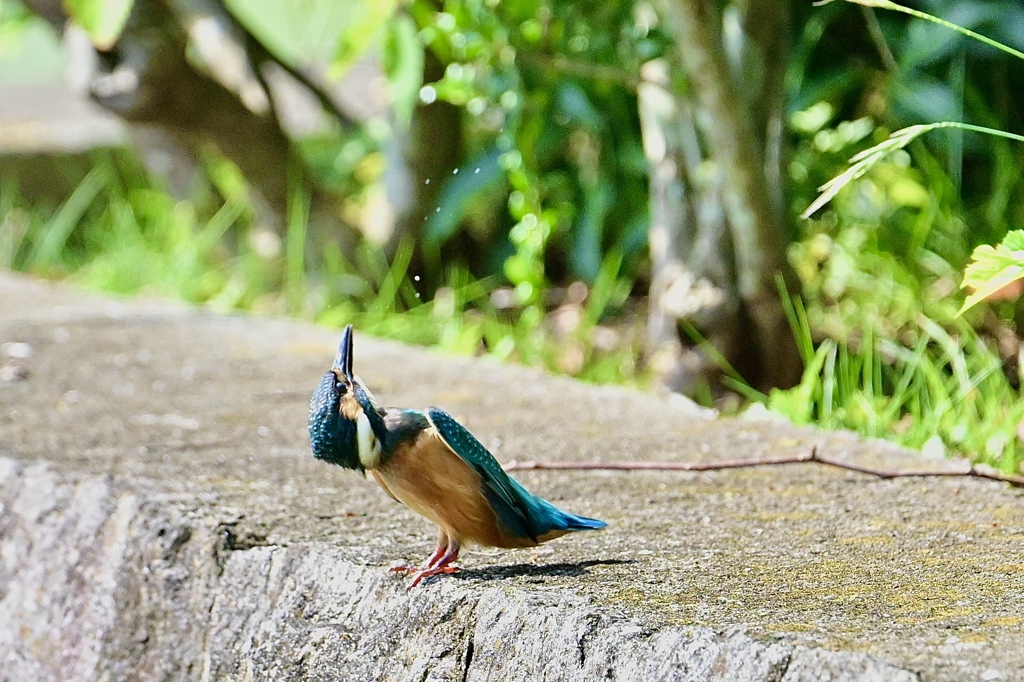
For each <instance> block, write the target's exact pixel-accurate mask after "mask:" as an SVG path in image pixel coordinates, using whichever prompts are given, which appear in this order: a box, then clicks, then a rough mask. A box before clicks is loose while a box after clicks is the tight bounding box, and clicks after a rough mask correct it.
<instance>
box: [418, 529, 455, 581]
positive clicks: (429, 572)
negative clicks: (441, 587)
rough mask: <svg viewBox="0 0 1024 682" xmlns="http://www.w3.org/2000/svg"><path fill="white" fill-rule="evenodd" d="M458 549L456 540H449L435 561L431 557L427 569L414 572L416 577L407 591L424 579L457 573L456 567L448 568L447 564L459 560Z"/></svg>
mask: <svg viewBox="0 0 1024 682" xmlns="http://www.w3.org/2000/svg"><path fill="white" fill-rule="evenodd" d="M459 549H460V547H459V543H458V542H457V541H456V540H454V539H451V538H449V539H448V549H447V551H446V552H445V553H444V554H443V555H442V556H441V557H440V558H438V559H437V560H434V559H433V557H431V561H430V563H429V564H428V565H427V567H426V568H424V569H422V570H420V571H417V572H416V575H415V576H414V577H413V579H412V584H411V585H409V589H410V590H411V589H412V588H414V587H416V586H417V585H419V584H420V581H422V580H423V579H424V578H429V577H431V576H435V575H440V574H442V573H455V572H456V571H458V570H459V569H458V567H457V566H449V564H451V563H452V562H453V561H455V560H456V559H458V558H459Z"/></svg>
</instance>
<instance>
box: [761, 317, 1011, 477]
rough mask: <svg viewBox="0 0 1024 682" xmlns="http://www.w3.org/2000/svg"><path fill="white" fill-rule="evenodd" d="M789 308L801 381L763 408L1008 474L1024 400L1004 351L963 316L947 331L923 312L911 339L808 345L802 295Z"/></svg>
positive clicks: (868, 337)
mask: <svg viewBox="0 0 1024 682" xmlns="http://www.w3.org/2000/svg"><path fill="white" fill-rule="evenodd" d="M787 313H788V315H789V318H790V323H791V325H792V327H793V329H794V333H795V334H796V338H797V342H798V345H799V347H800V352H801V355H802V356H803V360H804V373H803V377H802V379H801V381H800V384H799V385H798V386H797V387H796V388H793V389H790V390H788V391H773V392H772V393H771V395H770V396H768V397H767V399H766V401H765V402H766V403H767V405H768V407H769V408H770V409H772V410H774V411H776V412H779V413H781V414H784V415H785V416H787V417H789V418H790V419H791V420H793V421H794V422H796V423H802V424H812V423H813V424H815V425H817V426H820V427H822V428H826V429H837V428H844V429H852V430H854V431H857V432H858V433H861V434H864V435H866V436H871V437H880V438H887V439H889V440H894V441H896V442H898V443H901V444H903V445H906V446H908V447H912V448H922V447H925V446H926V445H927V446H928V447H929V449H930V450H931V449H935V450H940V451H942V452H949V453H952V454H957V455H963V456H967V457H969V458H971V459H972V460H974V461H977V462H983V463H985V464H989V465H992V466H994V467H997V468H999V469H1001V470H1003V471H1006V472H1008V473H1016V472H1017V470H1018V467H1019V466H1020V463H1021V461H1022V459H1024V449H1022V447H1021V444H1020V443H1019V442H1018V440H1017V437H1016V427H1017V425H1018V424H1020V423H1021V420H1022V419H1024V401H1022V400H1021V394H1020V391H1019V389H1017V388H1015V387H1014V386H1013V384H1012V383H1011V382H1010V380H1009V378H1008V377H1007V376H1006V375H1005V374H1004V371H1003V361H1002V359H1001V358H1000V357H999V356H998V355H997V354H996V353H995V352H993V350H992V349H991V348H989V346H988V342H987V341H986V340H985V339H983V338H982V337H980V336H979V335H978V333H977V332H976V331H975V330H974V329H972V328H971V327H970V326H969V325H968V324H967V323H966V322H963V321H962V320H961V321H960V322H959V323H958V324H954V327H955V331H953V332H950V331H948V330H947V329H945V328H943V327H942V326H940V325H939V324H937V323H936V322H934V321H932V320H930V319H928V318H927V317H925V316H923V315H922V316H920V317H919V318H918V319H917V325H916V328H914V329H913V330H912V331H911V332H910V335H909V338H908V339H907V340H908V341H910V343H909V344H907V345H904V344H902V343H896V342H894V341H892V340H890V339H886V338H879V337H876V336H875V335H874V334H873V333H872V332H871V327H870V326H866V327H864V333H863V335H861V336H860V337H859V338H856V339H855V340H851V341H849V342H846V343H843V342H838V341H835V340H833V339H825V340H824V341H822V342H821V343H819V344H817V345H815V343H814V340H813V338H812V330H811V325H810V323H809V321H808V316H807V311H806V310H805V309H804V306H803V304H802V303H801V301H800V299H797V298H794V299H788V300H787Z"/></svg>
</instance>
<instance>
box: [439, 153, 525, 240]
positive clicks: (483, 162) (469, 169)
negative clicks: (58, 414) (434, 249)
mask: <svg viewBox="0 0 1024 682" xmlns="http://www.w3.org/2000/svg"><path fill="white" fill-rule="evenodd" d="M503 154H504V152H502V151H501V150H499V149H498V148H497V147H492V148H490V149H488V150H487V151H485V152H484V153H483V154H481V155H480V156H478V157H476V158H475V159H473V160H471V161H469V162H467V163H466V164H465V165H463V166H462V168H461V169H459V170H460V172H459V173H456V174H455V175H453V176H451V178H449V179H448V182H446V183H445V185H444V189H443V190H441V195H440V196H439V197H438V198H437V206H436V207H435V210H434V212H433V213H431V214H430V217H429V219H428V220H427V225H426V227H425V228H424V229H423V241H424V242H425V243H427V244H430V245H432V246H437V245H440V244H443V243H444V242H446V241H448V239H450V238H451V236H452V235H453V234H455V231H456V230H457V229H458V228H459V223H460V222H462V220H463V219H464V218H465V217H466V215H467V213H468V211H469V207H470V205H471V203H472V201H473V199H474V198H475V197H476V196H477V195H478V194H479V193H480V192H483V191H485V190H487V189H489V188H491V187H493V186H494V185H495V184H496V183H498V182H500V181H501V180H502V178H504V177H505V171H504V169H503V168H502V167H501V163H500V159H501V157H502V155H503Z"/></svg>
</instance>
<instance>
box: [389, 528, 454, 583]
mask: <svg viewBox="0 0 1024 682" xmlns="http://www.w3.org/2000/svg"><path fill="white" fill-rule="evenodd" d="M449 542H450V540H449V539H448V533H445V532H444V530H442V529H440V528H438V529H437V549H435V550H434V553H433V554H431V555H430V558H429V559H427V563H426V565H425V566H424V567H423V568H420V567H419V566H395V567H394V568H391V569H390V571H391V572H392V573H415V572H416V571H424V570H427V569H430V568H433V566H434V564H436V563H437V562H438V561H440V560H441V558H442V557H444V555H445V553H447V552H448V544H449ZM449 561H450V559H449Z"/></svg>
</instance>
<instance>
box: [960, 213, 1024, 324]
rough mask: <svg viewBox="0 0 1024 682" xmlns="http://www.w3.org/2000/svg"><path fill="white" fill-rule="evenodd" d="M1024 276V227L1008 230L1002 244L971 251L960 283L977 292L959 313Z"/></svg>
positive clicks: (973, 293)
mask: <svg viewBox="0 0 1024 682" xmlns="http://www.w3.org/2000/svg"><path fill="white" fill-rule="evenodd" d="M1022 278H1024V230H1014V231H1013V232H1008V233H1007V235H1006V237H1005V238H1004V239H1003V241H1002V243H1001V244H999V245H997V246H995V247H992V246H989V245H988V244H982V245H981V246H979V247H978V248H976V249H975V250H974V253H973V254H971V262H970V263H968V265H967V270H966V272H964V281H963V284H962V285H961V286H963V287H964V288H970V289H973V290H974V291H973V292H972V293H971V294H970V295H969V296H968V297H967V300H966V301H964V305H963V307H961V308H960V311H959V312H958V313H957V314H958V315H962V314H963V313H964V311H966V310H967V309H969V308H971V307H972V306H974V305H977V304H978V303H980V302H981V301H984V300H985V299H986V298H989V297H990V296H992V295H993V294H995V293H996V292H997V291H999V290H1000V289H1002V288H1003V287H1005V286H1008V285H1010V284H1012V283H1014V282H1016V281H1017V280H1019V279H1022Z"/></svg>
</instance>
